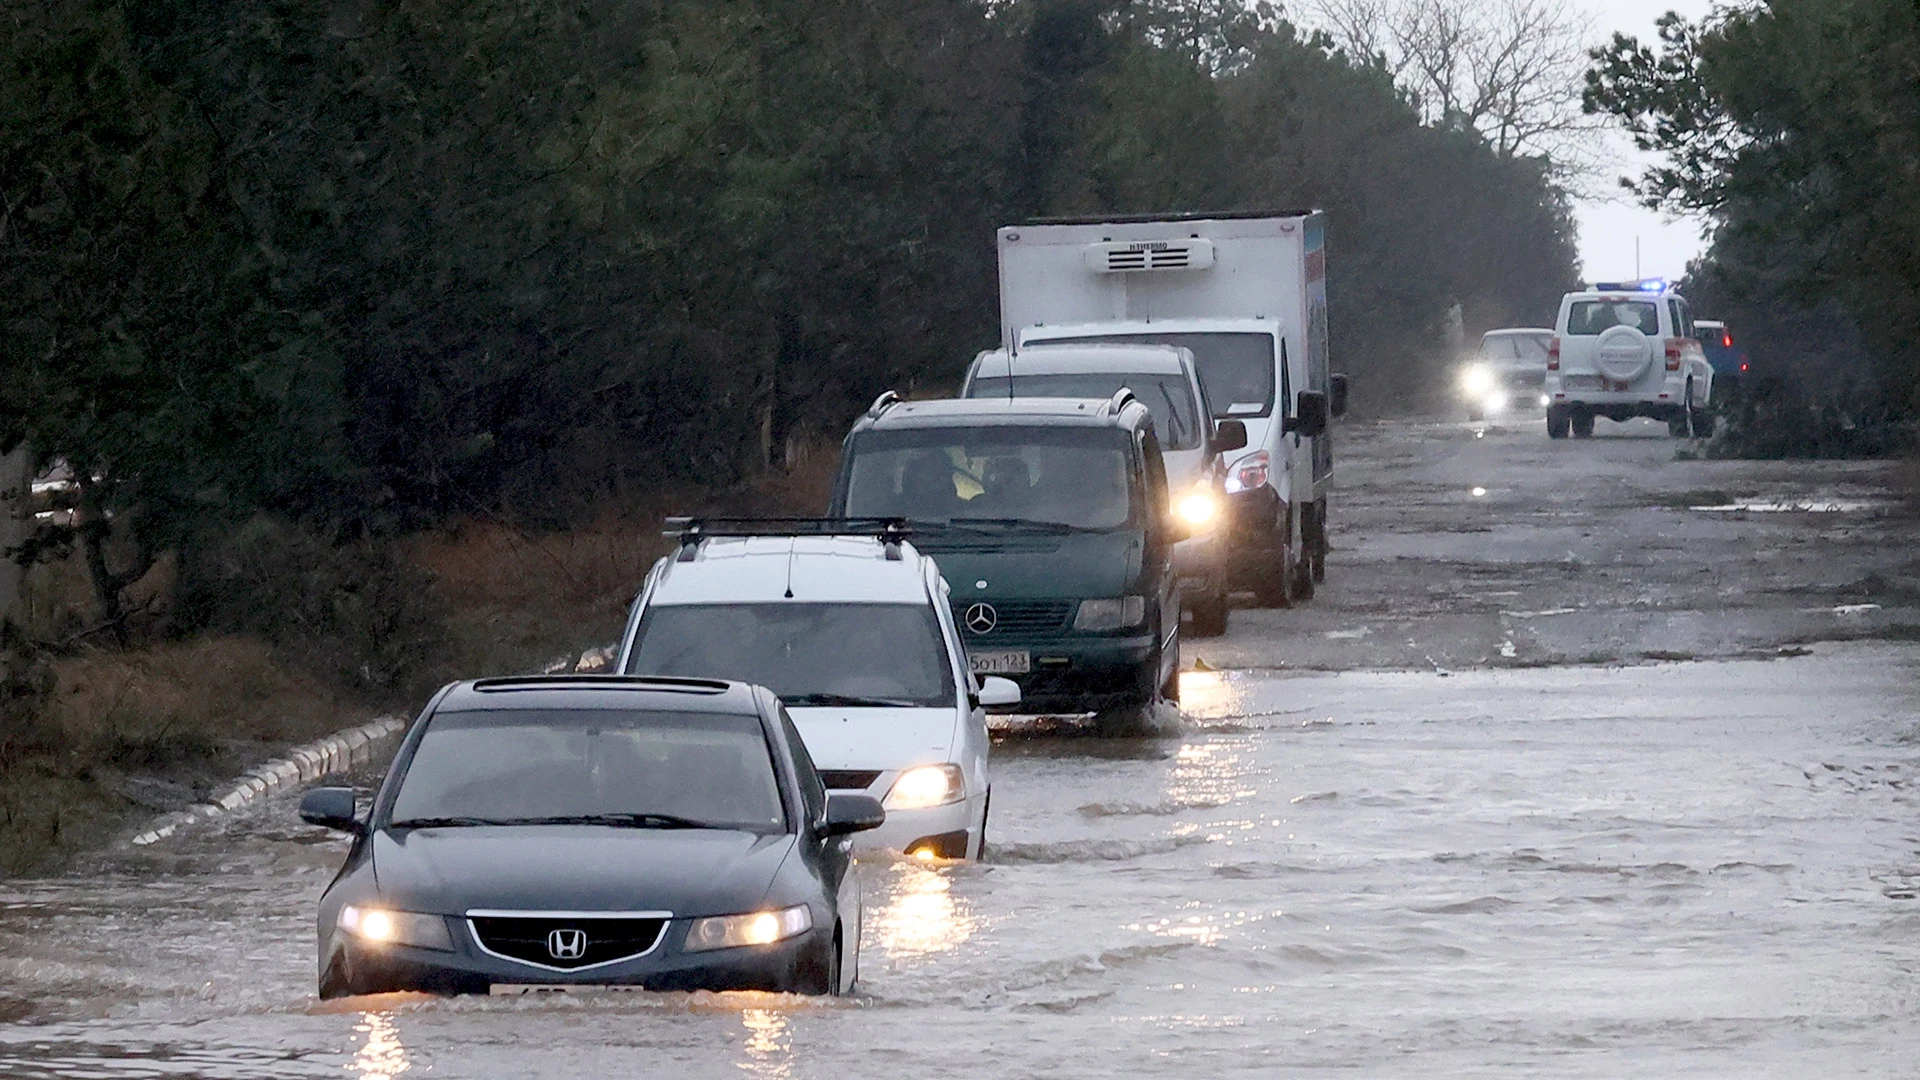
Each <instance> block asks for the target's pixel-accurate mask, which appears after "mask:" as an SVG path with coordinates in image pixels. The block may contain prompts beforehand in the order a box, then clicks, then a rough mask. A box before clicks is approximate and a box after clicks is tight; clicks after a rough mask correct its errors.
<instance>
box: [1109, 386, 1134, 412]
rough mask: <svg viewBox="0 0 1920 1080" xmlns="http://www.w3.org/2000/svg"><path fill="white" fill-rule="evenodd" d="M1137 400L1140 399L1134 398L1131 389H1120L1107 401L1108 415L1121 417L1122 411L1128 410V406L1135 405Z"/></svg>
mask: <svg viewBox="0 0 1920 1080" xmlns="http://www.w3.org/2000/svg"><path fill="white" fill-rule="evenodd" d="M1137 400H1138V399H1137V398H1135V397H1134V396H1133V391H1132V390H1131V389H1130V388H1128V387H1125V386H1123V387H1121V388H1120V389H1118V390H1115V391H1114V392H1113V397H1112V398H1111V399H1109V400H1108V401H1107V415H1109V416H1118V415H1120V410H1121V409H1124V408H1126V407H1127V406H1128V405H1131V404H1133V403H1134V402H1135V401H1137Z"/></svg>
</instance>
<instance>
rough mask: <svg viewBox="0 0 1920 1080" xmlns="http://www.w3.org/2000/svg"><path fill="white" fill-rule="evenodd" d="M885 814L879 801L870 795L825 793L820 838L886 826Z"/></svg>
mask: <svg viewBox="0 0 1920 1080" xmlns="http://www.w3.org/2000/svg"><path fill="white" fill-rule="evenodd" d="M886 822H887V812H886V810H885V809H883V808H882V807H881V806H880V800H879V799H876V798H874V797H873V796H871V795H855V794H852V793H848V794H844V795H843V794H840V793H839V792H828V793H827V817H826V820H825V821H824V822H822V823H821V826H820V835H822V836H845V835H847V834H848V833H857V832H866V831H867V830H868V829H877V828H879V827H880V826H882V825H884V824H886Z"/></svg>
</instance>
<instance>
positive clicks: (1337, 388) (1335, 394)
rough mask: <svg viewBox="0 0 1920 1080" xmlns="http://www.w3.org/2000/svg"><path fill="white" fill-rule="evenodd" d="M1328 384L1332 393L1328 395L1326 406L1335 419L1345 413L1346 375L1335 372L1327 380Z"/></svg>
mask: <svg viewBox="0 0 1920 1080" xmlns="http://www.w3.org/2000/svg"><path fill="white" fill-rule="evenodd" d="M1329 385H1330V386H1331V387H1332V393H1331V394H1329V395H1328V398H1327V406H1328V410H1329V411H1330V412H1332V413H1333V416H1334V419H1336V420H1337V419H1339V418H1340V417H1342V416H1345V415H1347V377H1346V376H1345V375H1339V374H1336V375H1334V376H1333V378H1332V379H1331V380H1329Z"/></svg>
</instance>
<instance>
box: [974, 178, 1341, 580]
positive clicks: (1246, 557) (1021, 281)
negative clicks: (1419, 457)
mask: <svg viewBox="0 0 1920 1080" xmlns="http://www.w3.org/2000/svg"><path fill="white" fill-rule="evenodd" d="M999 252H1000V329H1001V339H1002V345H1003V347H1004V348H1006V349H1008V350H1010V351H1012V352H1013V353H1014V354H1015V355H1018V353H1019V351H1020V350H1021V349H1022V348H1025V347H1028V346H1032V345H1037V344H1040V343H1042V342H1046V343H1065V342H1152V343H1156V344H1167V345H1179V346H1184V347H1186V348H1187V349H1190V350H1192V352H1193V356H1194V360H1195V363H1196V364H1197V365H1198V367H1199V372H1200V382H1201V385H1202V386H1203V387H1204V388H1205V390H1206V396H1207V399H1208V401H1209V403H1210V405H1211V408H1212V409H1213V414H1214V417H1215V419H1216V420H1239V421H1241V422H1242V423H1244V424H1245V425H1246V428H1247V445H1246V446H1245V448H1244V449H1241V450H1238V451H1235V452H1234V453H1233V454H1232V455H1230V456H1229V460H1228V461H1227V464H1226V469H1227V477H1226V490H1227V493H1228V501H1229V503H1230V516H1229V520H1230V522H1231V528H1230V532H1229V537H1230V543H1231V546H1232V553H1231V560H1232V564H1233V568H1234V570H1233V576H1234V580H1235V582H1236V584H1237V585H1238V587H1240V588H1245V589H1251V590H1253V592H1254V593H1255V595H1256V596H1257V597H1258V598H1259V600H1260V601H1261V602H1262V603H1263V604H1266V605H1269V606H1281V607H1285V606H1290V605H1291V604H1293V603H1294V602H1296V601H1299V600H1304V599H1307V598H1309V597H1311V596H1312V595H1313V589H1314V584H1315V583H1316V582H1318V581H1321V580H1324V579H1325V576H1326V551H1327V532H1326V523H1327V489H1328V486H1329V480H1330V477H1331V475H1332V471H1333V454H1332V449H1333V448H1332V444H1331V441H1330V439H1329V436H1328V433H1327V427H1328V422H1329V420H1330V419H1331V418H1332V417H1334V416H1338V415H1340V414H1342V413H1344V412H1345V411H1346V390H1347V382H1346V376H1344V375H1335V374H1333V373H1332V372H1331V371H1330V369H1329V367H1328V356H1327V274H1326V267H1327V263H1326V224H1325V217H1324V215H1322V214H1321V213H1320V212H1318V211H1280V212H1272V213H1251V214H1238V213H1236V214H1195V215H1183V216H1151V217H1150V216H1137V217H1136V216H1114V217H1096V218H1073V219H1048V220H1043V221H1036V222H1032V223H1029V224H1026V225H1010V226H1007V227H1006V228H1003V229H1001V230H1000V233H999Z"/></svg>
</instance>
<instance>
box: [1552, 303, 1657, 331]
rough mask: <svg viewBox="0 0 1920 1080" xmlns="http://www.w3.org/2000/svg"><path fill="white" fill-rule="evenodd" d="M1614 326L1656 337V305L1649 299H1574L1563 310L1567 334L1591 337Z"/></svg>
mask: <svg viewBox="0 0 1920 1080" xmlns="http://www.w3.org/2000/svg"><path fill="white" fill-rule="evenodd" d="M1616 326H1631V327H1634V328H1636V329H1638V330H1639V331H1640V332H1641V333H1643V334H1645V335H1647V336H1648V337H1659V336H1660V308H1659V307H1658V306H1657V305H1655V304H1654V303H1653V301H1651V300H1575V301H1574V302H1573V306H1572V307H1570V308H1568V309H1567V334H1568V336H1570V337H1592V336H1593V335H1595V334H1598V333H1600V332H1602V331H1604V330H1610V329H1612V328H1613V327H1616Z"/></svg>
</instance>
